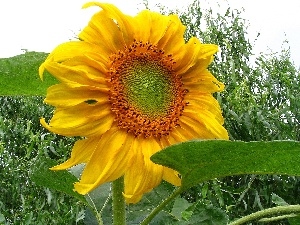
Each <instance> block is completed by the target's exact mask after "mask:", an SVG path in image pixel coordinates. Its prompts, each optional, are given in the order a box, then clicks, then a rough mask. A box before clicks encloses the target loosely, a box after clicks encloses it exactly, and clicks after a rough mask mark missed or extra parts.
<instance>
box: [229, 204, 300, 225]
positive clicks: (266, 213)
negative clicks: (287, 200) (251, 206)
mask: <svg viewBox="0 0 300 225" xmlns="http://www.w3.org/2000/svg"><path fill="white" fill-rule="evenodd" d="M291 213H296V214H298V213H300V205H287V206H277V207H273V208H269V209H264V210H262V211H258V212H255V213H252V214H250V215H248V216H245V217H242V218H240V219H238V220H236V221H234V222H232V223H230V224H229V225H241V224H246V223H248V222H250V221H253V220H259V219H262V218H266V217H272V216H274V215H277V216H278V215H282V214H285V215H286V216H285V217H287V216H289V215H288V214H291ZM269 219H272V218H269Z"/></svg>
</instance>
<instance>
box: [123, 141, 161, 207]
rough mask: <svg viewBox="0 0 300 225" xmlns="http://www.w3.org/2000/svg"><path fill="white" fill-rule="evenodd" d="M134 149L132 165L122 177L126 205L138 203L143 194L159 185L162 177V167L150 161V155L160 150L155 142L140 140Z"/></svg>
mask: <svg viewBox="0 0 300 225" xmlns="http://www.w3.org/2000/svg"><path fill="white" fill-rule="evenodd" d="M137 144H138V145H137ZM134 148H135V151H134V152H135V155H134V157H133V158H132V160H133V161H132V162H133V163H132V165H131V166H130V167H129V168H128V170H127V171H126V173H125V176H124V186H125V190H124V197H125V200H126V202H127V203H136V202H137V201H139V200H140V198H141V197H142V195H143V194H145V193H147V192H149V191H151V190H152V189H153V188H155V187H156V186H157V185H159V184H160V182H161V180H162V176H163V167H162V166H160V165H157V164H154V163H153V162H152V161H151V160H150V157H151V155H152V154H154V153H155V152H157V151H159V150H160V146H159V144H158V143H157V142H156V141H155V140H153V139H140V140H138V141H136V142H135V145H134Z"/></svg>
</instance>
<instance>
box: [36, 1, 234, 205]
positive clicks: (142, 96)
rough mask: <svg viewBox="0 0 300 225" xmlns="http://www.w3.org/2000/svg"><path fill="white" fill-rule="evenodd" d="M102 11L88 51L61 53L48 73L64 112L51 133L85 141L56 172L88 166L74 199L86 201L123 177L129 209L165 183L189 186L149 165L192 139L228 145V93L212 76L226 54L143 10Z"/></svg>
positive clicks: (74, 48) (106, 7)
mask: <svg viewBox="0 0 300 225" xmlns="http://www.w3.org/2000/svg"><path fill="white" fill-rule="evenodd" d="M89 6H99V7H101V8H102V10H101V11H100V12H98V13H96V14H95V15H94V16H93V17H92V19H91V21H90V22H89V24H88V26H87V27H85V28H84V29H83V31H82V32H81V33H80V34H79V39H80V41H71V42H67V43H64V44H61V45H59V46H58V47H57V48H56V49H54V51H53V52H52V53H51V54H49V56H48V58H47V59H46V61H45V62H44V63H43V64H42V65H41V67H40V71H39V72H40V76H41V78H42V76H43V72H44V70H45V69H46V70H47V71H49V72H50V73H51V74H52V75H53V76H55V77H56V78H57V79H58V80H59V81H60V83H59V84H57V85H54V86H52V87H50V88H49V89H48V91H47V97H46V99H45V102H46V103H48V104H50V105H53V106H55V107H56V109H55V111H54V115H53V118H52V119H51V121H50V123H49V124H47V123H46V122H45V120H44V119H42V120H41V123H42V125H43V126H44V127H46V128H47V129H49V130H50V131H52V132H54V133H57V134H61V135H65V136H82V137H84V139H82V140H79V141H77V142H76V143H75V145H74V147H73V150H72V153H71V158H70V159H69V160H67V161H66V162H64V163H62V164H60V165H58V166H55V167H53V168H52V169H53V170H64V169H68V168H70V167H72V166H74V165H77V164H80V163H86V167H85V169H84V171H83V173H82V176H81V179H80V181H79V182H77V183H75V185H74V186H75V190H76V191H77V192H79V193H80V194H86V193H88V192H90V191H91V190H93V189H94V188H96V187H97V186H99V185H101V184H103V183H105V182H110V181H113V180H116V179H117V178H119V177H121V176H124V185H125V186H124V196H125V199H126V201H127V202H128V203H136V202H138V201H139V200H140V199H141V197H142V195H143V194H144V193H146V192H149V191H151V190H152V189H153V188H154V187H156V186H157V185H158V184H160V182H161V181H162V179H164V180H166V181H168V182H170V183H172V184H174V185H180V178H179V177H178V173H177V172H176V171H173V170H172V169H170V168H166V167H163V166H160V165H157V164H154V163H153V162H152V161H151V160H150V156H151V155H153V154H154V153H156V152H157V151H160V150H161V149H163V148H165V147H167V146H169V145H172V144H175V143H179V142H184V141H188V140H192V139H228V134H227V131H226V130H225V128H224V127H222V124H223V118H222V115H221V110H220V106H219V104H218V102H217V101H216V100H215V99H214V98H213V96H212V93H214V92H217V91H221V90H222V89H223V88H224V85H223V84H222V83H220V82H219V81H218V80H217V79H216V78H215V77H214V76H213V75H212V74H211V73H210V72H209V71H208V70H207V67H208V65H209V64H210V63H211V61H212V60H213V54H215V53H216V52H217V50H218V46H216V45H212V44H202V43H201V42H200V41H199V40H198V39H197V38H191V39H190V40H189V41H188V42H187V43H185V41H184V39H183V35H184V31H185V26H183V25H182V24H181V22H180V20H179V18H178V17H177V16H176V15H169V16H165V15H161V14H159V13H156V12H151V11H149V10H144V11H142V12H140V13H139V14H138V15H136V16H134V17H132V16H129V15H125V14H123V13H122V12H121V11H120V10H119V9H118V8H116V7H115V6H114V5H111V4H104V3H97V2H91V3H87V4H85V5H84V8H86V7H89Z"/></svg>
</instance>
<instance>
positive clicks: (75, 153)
mask: <svg viewBox="0 0 300 225" xmlns="http://www.w3.org/2000/svg"><path fill="white" fill-rule="evenodd" d="M99 140H100V138H98V137H96V138H88V139H84V140H79V141H76V143H75V145H74V147H73V149H72V153H71V158H70V159H68V160H67V161H65V162H64V163H62V164H60V165H57V166H54V167H52V168H51V170H65V169H68V168H71V167H72V166H75V165H78V164H80V163H87V162H88V161H89V160H90V158H91V156H92V154H93V152H94V151H95V149H97V147H98V143H99Z"/></svg>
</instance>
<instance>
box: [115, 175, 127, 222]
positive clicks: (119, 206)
mask: <svg viewBox="0 0 300 225" xmlns="http://www.w3.org/2000/svg"><path fill="white" fill-rule="evenodd" d="M123 190H124V177H120V178H119V179H117V180H115V181H113V182H112V207H113V225H126V211H125V199H124V196H123Z"/></svg>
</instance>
